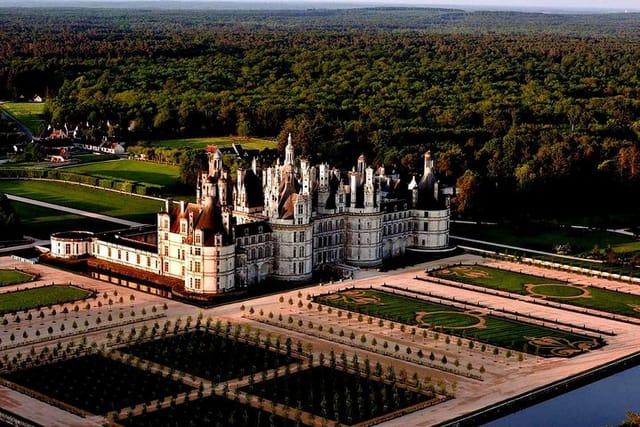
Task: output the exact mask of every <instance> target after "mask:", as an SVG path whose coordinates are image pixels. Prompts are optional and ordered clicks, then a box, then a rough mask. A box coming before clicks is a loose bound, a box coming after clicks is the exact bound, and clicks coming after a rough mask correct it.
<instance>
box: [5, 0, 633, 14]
mask: <svg viewBox="0 0 640 427" xmlns="http://www.w3.org/2000/svg"><path fill="white" fill-rule="evenodd" d="M154 4H155V5H157V6H158V7H162V8H174V7H175V8H179V7H181V6H189V8H197V7H198V6H203V7H204V8H206V9H217V8H220V9H230V8H234V6H236V5H237V8H238V9H252V8H259V9H287V8H295V9H299V8H348V7H367V6H409V7H435V8H437V7H444V8H460V9H465V10H503V11H504V10H513V11H537V12H545V11H549V12H560V11H569V12H570V11H576V12H588V11H593V12H616V11H617V12H625V11H628V12H640V5H638V2H637V0H610V1H606V0H591V1H580V0H530V1H516V0H454V1H446V0H444V1H443V0H278V1H272V0H262V1H260V0H231V1H229V0H225V1H212V0H136V1H131V0H110V1H106V0H0V7H20V6H29V7H33V6H39V5H41V6H46V7H65V6H72V7H82V6H91V7H95V6H98V7H136V8H138V7H142V6H144V7H153V5H154Z"/></svg>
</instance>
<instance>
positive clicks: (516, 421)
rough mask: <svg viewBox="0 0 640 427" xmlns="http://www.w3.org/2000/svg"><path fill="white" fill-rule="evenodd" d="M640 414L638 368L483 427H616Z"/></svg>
mask: <svg viewBox="0 0 640 427" xmlns="http://www.w3.org/2000/svg"><path fill="white" fill-rule="evenodd" d="M627 411H633V412H639V413H640V366H636V367H634V368H630V369H627V370H624V371H622V372H618V373H617V374H614V375H611V376H609V377H606V378H603V379H601V380H599V381H596V382H594V383H591V384H587V385H585V386H583V387H580V388H577V389H575V390H572V391H570V392H568V393H565V394H562V395H559V396H557V397H554V398H552V399H550V400H546V401H544V402H541V403H538V404H536V405H534V406H530V407H528V408H526V409H523V410H521V411H518V412H514V413H512V414H511V415H507V416H505V417H502V418H499V419H497V420H494V421H492V422H490V423H487V424H484V426H486V427H516V426H517V427H528V426H530V427H539V426H545V427H573V426H581V427H590V426H593V427H603V426H614V427H615V426H617V425H619V424H620V422H622V421H623V420H624V419H625V418H626V413H627Z"/></svg>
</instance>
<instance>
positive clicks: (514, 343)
mask: <svg viewBox="0 0 640 427" xmlns="http://www.w3.org/2000/svg"><path fill="white" fill-rule="evenodd" d="M316 301H317V302H320V303H322V304H328V305H332V306H335V307H341V308H345V309H348V310H351V311H356V312H359V313H364V314H367V315H372V316H376V317H382V318H385V319H389V320H393V321H396V322H400V323H404V324H407V325H416V326H418V327H422V328H431V329H435V330H439V331H443V332H446V333H447V334H451V335H456V336H466V337H468V338H473V339H475V340H478V341H481V342H484V343H487V344H490V345H494V346H498V347H505V348H509V349H512V350H518V351H524V352H528V353H531V354H538V355H540V356H561V357H568V356H573V355H576V354H578V353H580V352H582V351H584V350H588V349H592V348H596V347H599V346H601V345H602V344H603V343H602V342H601V341H599V340H598V339H596V338H593V337H589V336H586V335H581V334H575V333H569V332H564V331H559V330H555V329H551V328H547V327H543V326H537V325H533V324H529V323H525V322H520V321H515V320H508V319H505V318H501V317H497V316H492V315H488V314H484V313H481V312H478V311H474V310H467V311H463V310H461V309H458V308H455V307H452V306H448V305H444V304H437V303H433V302H428V301H424V300H421V299H417V298H410V297H405V296H402V295H395V294H392V293H388V292H382V291H376V290H371V289H366V290H362V289H353V290H348V291H342V292H338V293H337V294H330V295H322V296H320V297H317V298H316Z"/></svg>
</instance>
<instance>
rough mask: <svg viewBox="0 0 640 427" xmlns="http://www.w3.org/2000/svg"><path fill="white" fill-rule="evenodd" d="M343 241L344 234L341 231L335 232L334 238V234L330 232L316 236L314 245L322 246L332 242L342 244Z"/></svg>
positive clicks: (331, 244) (332, 243)
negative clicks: (329, 233) (326, 234)
mask: <svg viewBox="0 0 640 427" xmlns="http://www.w3.org/2000/svg"><path fill="white" fill-rule="evenodd" d="M343 241H344V235H343V234H342V233H340V234H335V238H334V234H331V235H329V236H318V237H317V238H316V244H315V247H316V248H324V247H327V246H333V245H334V244H336V245H340V244H342V242H343Z"/></svg>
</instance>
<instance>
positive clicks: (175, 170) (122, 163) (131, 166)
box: [65, 160, 180, 186]
mask: <svg viewBox="0 0 640 427" xmlns="http://www.w3.org/2000/svg"><path fill="white" fill-rule="evenodd" d="M65 170H67V171H69V172H75V173H81V174H86V175H91V176H96V177H99V178H111V179H123V180H129V181H135V182H140V183H147V184H155V185H161V186H172V185H176V184H177V183H178V178H179V176H180V168H179V167H178V166H172V165H163V164H160V163H152V162H141V161H138V160H117V161H111V162H99V163H91V164H87V165H82V166H75V167H69V168H65Z"/></svg>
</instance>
